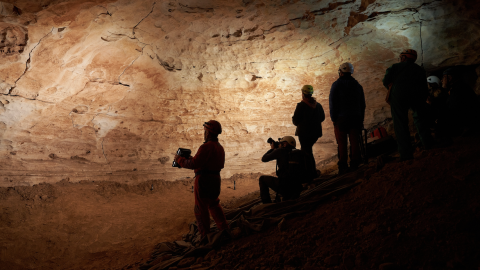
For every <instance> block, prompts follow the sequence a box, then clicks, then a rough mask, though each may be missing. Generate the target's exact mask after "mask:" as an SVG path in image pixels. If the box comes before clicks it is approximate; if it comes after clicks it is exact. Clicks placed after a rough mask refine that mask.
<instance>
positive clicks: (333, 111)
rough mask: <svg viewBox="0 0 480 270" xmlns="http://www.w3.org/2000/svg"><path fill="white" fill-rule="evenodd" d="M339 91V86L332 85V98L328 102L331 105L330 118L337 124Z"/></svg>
mask: <svg viewBox="0 0 480 270" xmlns="http://www.w3.org/2000/svg"><path fill="white" fill-rule="evenodd" d="M337 96H338V89H337V84H336V82H335V83H333V84H332V88H330V96H329V98H328V102H329V105H330V118H331V119H332V122H333V123H335V121H337V110H338V108H337V106H335V104H337V102H338V98H337Z"/></svg>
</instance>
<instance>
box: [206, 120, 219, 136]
mask: <svg viewBox="0 0 480 270" xmlns="http://www.w3.org/2000/svg"><path fill="white" fill-rule="evenodd" d="M203 126H204V127H205V129H206V130H208V131H210V132H212V133H215V134H222V125H221V124H220V123H219V122H218V121H215V120H210V121H208V122H205V123H204V124H203Z"/></svg>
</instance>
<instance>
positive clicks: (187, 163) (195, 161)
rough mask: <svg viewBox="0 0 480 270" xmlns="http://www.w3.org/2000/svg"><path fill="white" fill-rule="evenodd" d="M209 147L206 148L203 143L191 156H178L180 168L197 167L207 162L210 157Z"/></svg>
mask: <svg viewBox="0 0 480 270" xmlns="http://www.w3.org/2000/svg"><path fill="white" fill-rule="evenodd" d="M210 153H211V149H208V147H206V145H205V144H203V145H202V146H200V148H198V151H197V154H195V156H194V157H193V158H184V157H178V160H176V161H177V163H178V164H180V166H181V167H182V168H186V169H192V170H194V169H198V168H200V167H202V166H203V165H205V163H207V161H208V159H209V157H210Z"/></svg>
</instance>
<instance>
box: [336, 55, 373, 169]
mask: <svg viewBox="0 0 480 270" xmlns="http://www.w3.org/2000/svg"><path fill="white" fill-rule="evenodd" d="M352 74H353V65H352V64H350V63H343V64H342V65H340V67H339V68H338V77H339V78H338V79H337V80H336V81H335V82H334V83H333V84H332V88H331V89H330V97H329V103H330V118H331V119H332V122H333V127H334V131H335V138H336V140H337V144H338V173H339V174H343V173H345V172H347V170H348V162H347V161H348V149H347V144H348V142H347V138H348V139H349V140H350V169H351V170H356V169H357V168H358V166H359V165H360V162H361V159H362V157H361V153H360V134H361V130H362V129H363V121H364V118H365V107H366V105H365V94H364V93H363V87H362V86H361V85H360V84H359V83H358V82H357V80H355V78H353V77H352Z"/></svg>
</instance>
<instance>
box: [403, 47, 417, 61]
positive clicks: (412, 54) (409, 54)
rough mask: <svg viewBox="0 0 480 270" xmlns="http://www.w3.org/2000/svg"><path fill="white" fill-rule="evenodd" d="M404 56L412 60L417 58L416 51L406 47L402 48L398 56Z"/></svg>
mask: <svg viewBox="0 0 480 270" xmlns="http://www.w3.org/2000/svg"><path fill="white" fill-rule="evenodd" d="M402 56H405V57H407V58H410V59H413V61H415V60H417V51H415V50H412V49H407V50H404V51H403V52H402V53H401V54H400V57H402Z"/></svg>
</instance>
